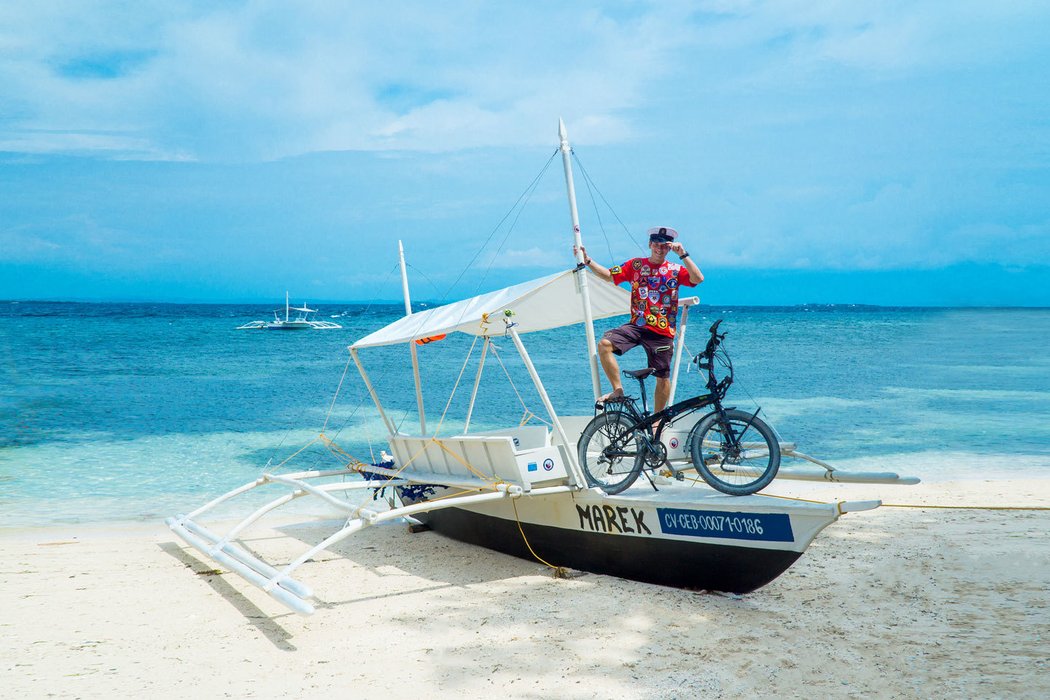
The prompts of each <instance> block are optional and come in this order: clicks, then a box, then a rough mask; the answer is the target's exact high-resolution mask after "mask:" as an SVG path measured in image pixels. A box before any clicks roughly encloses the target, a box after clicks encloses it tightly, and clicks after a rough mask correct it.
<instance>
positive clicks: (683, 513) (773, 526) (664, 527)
mask: <svg viewBox="0 0 1050 700" xmlns="http://www.w3.org/2000/svg"><path fill="white" fill-rule="evenodd" d="M656 512H657V517H658V518H659V519H660V530H661V531H662V532H664V533H665V534H668V535H687V536H689V537H719V538H722V539H729V540H759V541H762V542H794V541H795V535H794V533H793V532H792V531H791V518H790V517H789V516H788V515H787V513H730V512H727V511H714V510H709V511H700V510H683V509H681V508H657V509H656Z"/></svg>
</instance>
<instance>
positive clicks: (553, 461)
mask: <svg viewBox="0 0 1050 700" xmlns="http://www.w3.org/2000/svg"><path fill="white" fill-rule="evenodd" d="M560 137H561V145H560V150H561V154H562V159H563V164H564V169H565V177H566V183H567V186H568V196H569V207H570V213H571V216H572V226H573V231H574V234H575V241H576V243H577V246H578V247H579V244H580V227H579V219H578V215H577V210H576V200H575V193H574V188H573V180H572V167H571V161H570V154H571V150H570V148H569V144H568V139H567V136H566V132H565V126H564V124H560ZM580 262H582V260H581V261H580ZM401 263H402V264H401V269H402V282H403V286H404V292H405V310H406V316H405V317H403V318H401V319H399V320H398V321H396V322H394V323H392V324H390V325H388V326H386V327H385V328H382V329H380V330H378V331H376V332H374V333H372V334H370V335H368V336H366V337H364V338H362V339H360V340H358V341H357V342H355V343H354V344H353V345H352V346H350V348H349V350H350V356H351V358H352V360H353V362H354V363H355V365H356V367H357V369H358V371H359V372H360V374H361V377H362V379H363V380H364V384H365V387H366V388H367V390H368V393H369V395H370V397H371V398H372V400H373V402H374V403H375V406H376V408H377V409H378V412H379V415H380V416H381V418H382V421H383V423H384V425H385V427H386V429H387V433H388V436H387V438H388V443H389V447H390V454H389V455H384V457H387V458H388V459H387V461H385V462H382V463H380V464H378V465H375V464H365V463H363V462H360V461H358V460H355V459H352V458H350V457H349V456H348V455H346V453H345V452H343V451H342V450H341V449H339V448H338V446H337V445H335V444H334V443H333V442H331V441H330V440H329V439H328V438H327V437H326V436H325V435H324V434H323V432H322V434H321V436H320V439H321V440H322V441H323V442H325V443H326V445H327V446H328V448H329V451H330V452H331V454H332V455H333V456H334V457H335V458H336V459H338V461H339V467H338V468H336V469H331V470H310V471H301V472H297V473H286V474H277V473H267V474H263V475H262V476H261V477H259V478H258V479H256V480H255V481H253V482H251V483H248V484H246V485H244V486H242V487H240V488H237V489H234V490H233V491H230V492H229V493H227V494H225V495H223V496H220V497H219V498H216V499H215V500H213V501H211V502H210V503H207V504H206V505H204V506H202V507H201V508H198V509H197V510H195V511H193V512H191V513H189V514H187V515H178V516H175V517H172V518H168V519H167V524H168V526H169V527H170V528H171V529H172V531H174V532H175V533H176V534H177V535H179V536H180V537H181V538H182V539H183V540H185V541H186V542H187V543H188V544H189V545H191V546H192V547H194V548H196V549H197V550H199V551H200V552H202V553H203V554H205V555H207V556H208V557H210V558H211V559H213V560H214V561H216V562H217V563H219V564H220V565H222V566H225V567H227V568H228V569H230V570H231V571H234V572H236V573H238V574H240V575H241V576H242V577H244V578H245V579H246V580H247V581H249V582H250V583H252V584H254V585H256V586H258V587H259V588H261V589H262V590H264V591H266V592H267V593H268V594H269V595H271V596H272V597H273V598H275V599H276V600H278V601H280V602H281V603H283V604H284V605H286V606H287V607H289V608H291V609H292V610H294V611H296V612H298V613H301V614H304V615H308V614H311V613H313V612H314V605H313V603H312V602H311V600H312V599H313V598H314V594H313V591H312V590H311V589H310V588H309V586H307V585H306V584H305V583H303V582H301V581H299V580H298V579H296V578H294V577H293V574H294V573H295V572H296V570H297V569H298V568H299V567H300V566H301V565H302V564H303V563H305V562H307V561H309V560H310V559H311V558H313V557H315V556H316V555H317V554H318V553H319V552H321V551H323V550H325V549H328V548H329V547H332V546H333V545H335V544H337V543H338V542H340V541H342V540H345V539H347V538H348V537H351V536H352V535H354V534H355V533H357V532H359V531H361V530H363V529H364V528H367V527H370V526H373V525H377V524H380V523H384V522H389V521H393V520H399V519H405V520H408V521H409V522H411V523H416V524H424V525H426V526H428V527H429V528H430V529H433V530H434V531H436V532H438V533H441V534H443V535H446V536H448V537H451V538H453V539H456V540H460V541H462V542H467V543H470V544H475V545H479V546H482V547H487V548H489V549H493V550H496V551H499V552H504V553H506V554H511V555H514V556H518V557H524V558H530V559H532V558H535V559H538V560H540V561H543V562H544V563H549V564H551V565H554V566H557V567H567V568H572V569H577V570H582V571H589V572H594V573H600V574H608V575H612V576H619V577H622V578H628V579H634V580H638V581H644V582H649V583H655V584H662V585H667V586H675V587H681V588H689V589H703V590H715V591H726V592H731V593H738V594H739V593H748V592H751V591H753V590H755V589H757V588H759V587H761V586H763V585H765V584H767V583H769V582H770V581H772V580H773V579H775V578H776V577H777V576H779V575H780V574H781V573H783V572H784V571H785V570H787V569H788V568H789V567H790V566H791V565H792V564H793V563H794V562H795V561H796V560H797V559H798V558H799V557H800V556H801V555H802V553H803V552H804V551H805V550H806V548H807V547H808V546H809V544H810V542H812V541H813V539H814V538H815V537H816V536H817V535H818V534H819V533H820V532H821V531H822V530H823V529H824V528H825V527H827V526H828V525H830V524H831V523H833V522H835V521H836V520H837V519H838V518H839V517H840V516H841V515H843V514H844V513H850V512H857V511H865V510H871V509H874V508H877V507H878V506H879V505H881V502H880V501H874V500H873V501H841V502H835V503H817V502H811V501H800V500H790V499H781V498H773V497H769V496H763V495H758V494H756V495H751V496H728V495H724V494H721V493H719V492H717V491H714V490H712V489H710V488H709V487H707V486H706V485H705V484H704V483H703V482H702V481H700V480H699V479H683V478H681V477H682V476H683V472H687V471H688V470H690V469H692V468H693V467H692V464H691V460H690V457H689V445H687V444H686V441H687V435H688V432H689V429H690V428H691V426H683V427H682V428H681V429H680V430H679V429H671V430H669V431H666V432H665V433H664V435H663V440H664V445H665V447H666V448H667V457H668V463H669V465H670V469H669V470H667V474H666V476H664V477H659V476H658V477H657V478H655V479H654V480H653V482H652V484H650V483H649V482H648V480H645V479H640V480H639V481H638V482H636V483H635V485H634V486H632V487H631V488H629V489H627V490H625V491H623V492H622V493H620V494H617V495H615V496H609V495H606V494H605V493H604V492H602V491H601V490H600V489H598V488H588V486H587V481H586V479H585V477H584V474H583V472H582V470H581V467H580V465H579V463H578V460H577V450H576V443H577V440H578V438H579V434H580V432H581V430H582V429H583V427H584V425H585V424H586V423H587V422H588V421H589V420H590V419H591V418H592V417H593V416H591V415H586V416H564V415H560V414H559V413H558V412H557V411H556V409H555V407H554V405H553V404H552V402H551V399H550V397H549V395H548V393H547V391H546V389H545V388H544V385H543V382H542V380H541V378H540V376H539V374H538V373H537V371H536V368H535V366H534V365H533V363H532V360H531V358H530V356H529V353H528V351H527V350H526V348H525V345H524V343H523V341H522V336H523V335H527V334H528V333H531V332H534V331H540V330H547V329H553V328H559V327H563V326H570V325H575V324H583V326H584V329H585V333H586V336H587V349H588V354H589V357H590V370H591V381H592V390H593V392H594V396H595V398H597V397H598V395H599V393H600V384H599V375H598V363H597V354H596V351H595V338H594V330H593V325H592V324H593V321H594V320H596V319H604V318H609V317H613V316H619V315H625V314H626V312H627V310H628V305H629V294H628V292H627V291H626V290H624V289H621V288H619V287H615V286H613V285H610V284H607V283H603V282H601V281H600V280H598V279H597V278H596V277H594V276H593V274H592V273H591V272H590V271H589V270H588V269H587V268H586V267H585V266H583V265H579V266H577V267H576V268H575V269H572V270H567V271H564V272H560V273H557V274H554V275H550V276H548V277H543V278H541V279H537V280H533V281H530V282H525V283H522V284H518V285H515V286H512V287H508V288H505V289H501V290H498V291H494V292H489V293H487V294H483V295H480V296H476V297H473V298H470V299H466V300H463V301H459V302H456V303H453V304H449V305H446V306H441V307H437V308H433V309H429V310H427V311H424V312H421V313H416V314H412V312H411V306H410V303H409V295H408V282H407V276H406V275H405V265H404V256H403V251H402V254H401ZM697 301H698V300H697V299H696V298H691V299H683V300H681V305H682V307H683V311H682V318H681V322H680V323H679V333H678V335H677V339H676V346H675V359H674V364H673V367H672V385H671V401H670V402H673V401H674V392H675V388H676V385H677V378H678V371H679V366H680V360H681V356H682V352H683V347H684V345H683V343H684V338H685V331H686V327H687V324H688V316H689V307H690V306H691V305H693V304H695V303H696V302H697ZM449 333H464V334H468V335H472V336H476V337H477V338H480V339H482V340H483V345H482V350H481V359H480V360H479V364H478V369H477V378H476V379H475V382H474V387H473V392H472V394H471V400H470V405H469V407H468V409H467V415H466V420H465V423H464V432H463V434H461V435H455V436H447V437H442V436H439V435H438V434H437V432H436V431H435V433H434V434H430V433H429V432H428V431H427V428H426V414H425V412H424V410H423V394H422V389H421V386H422V385H421V380H420V372H419V364H418V359H417V355H416V342H417V341H420V340H425V339H431V338H435V337H440V336H442V335H445V334H449ZM500 337H508V338H509V339H510V340H511V341H512V342H513V344H514V347H515V349H516V350H517V352H518V354H519V356H520V357H521V360H522V362H523V364H524V367H525V369H526V371H527V372H528V374H529V377H530V378H531V380H532V382H533V385H534V387H535V389H536V392H537V394H538V396H539V399H540V401H541V402H542V403H543V406H544V408H545V410H546V413H547V419H548V420H547V422H546V423H547V424H545V425H517V426H514V427H508V428H506V429H503V430H491V431H485V432H475V433H470V432H469V427H470V420H471V414H472V412H473V408H474V404H475V399H476V396H477V392H478V384H479V382H480V379H481V375H482V368H483V366H484V362H485V357H486V352H487V351H488V350H489V348H490V347H493V346H492V340H493V339H494V338H500ZM393 344H407V345H408V346H409V348H410V350H411V361H412V370H413V376H414V379H415V386H416V399H417V404H418V408H419V418H420V431H419V434H417V435H412V434H407V433H404V432H401V431H400V430H398V429H397V428H396V427H395V425H394V423H393V422H392V421H391V419H390V417H389V416H388V415H387V413H386V411H385V409H384V407H383V404H382V402H381V400H380V398H379V396H378V394H377V393H376V390H375V388H374V386H373V384H372V382H371V379H370V377H369V374H368V372H367V371H366V369H365V366H364V364H363V363H362V360H361V357H360V353H361V351H362V350H366V349H368V348H374V347H378V346H386V345H393ZM670 402H669V403H670ZM780 447H781V452H782V455H783V456H784V457H789V458H792V457H793V458H796V459H798V460H802V461H808V462H809V463H811V464H812V465H815V467H811V468H809V469H805V468H795V467H782V468H781V469H780V471H779V473H778V476H777V478H778V479H807V480H822V481H829V482H854V483H887V484H914V483H917V482H918V479H915V478H912V477H900V476H898V475H897V474H894V473H888V472H887V473H857V472H844V471H841V470H838V469H835V468H834V467H832V466H831V465H829V464H826V463H825V462H822V461H820V460H818V459H815V458H812V457H809V456H808V455H805V454H803V453H801V452H799V451H798V450H797V449H796V447H795V445H793V444H791V443H787V442H782V443H781V445H780ZM267 485H273V486H279V487H284V489H285V493H284V494H283V495H281V496H279V497H277V498H275V499H274V500H272V501H271V502H269V503H268V504H266V505H265V506H263V507H261V508H259V509H257V510H256V511H255V512H253V513H252V514H251V515H249V516H248V517H247V518H245V519H244V520H242V521H241V522H240V523H238V524H237V525H236V526H235V527H233V529H232V530H230V531H229V532H227V533H225V534H221V535H220V534H218V533H215V532H213V531H212V530H211V529H209V528H208V527H207V526H205V525H202V524H201V518H202V516H205V515H207V514H208V513H209V512H210V511H213V509H215V508H216V506H218V505H219V504H222V503H225V502H226V501H228V500H230V499H232V498H235V497H237V496H239V495H241V494H244V493H245V492H247V491H251V490H253V489H255V488H259V487H263V486H267ZM391 487H392V489H391V490H392V491H394V492H395V493H396V498H395V497H394V496H391V497H390V499H389V501H383V500H381V499H367V498H362V497H361V496H360V492H361V491H362V490H375V491H378V490H380V489H384V488H391ZM354 492H358V494H359V495H358V496H357V497H356V498H355V497H354V496H353V494H354ZM307 496H308V497H312V498H316V499H319V500H320V501H323V502H325V503H327V504H328V505H329V506H331V507H332V508H334V509H336V510H338V511H339V512H341V513H342V514H343V515H344V516H345V518H346V520H345V522H344V524H343V525H342V527H341V528H339V529H338V530H336V531H335V532H333V533H332V534H331V535H330V536H329V537H327V538H326V539H324V540H323V541H321V542H319V543H318V544H317V545H316V546H314V547H312V548H310V549H309V550H308V551H306V552H304V553H303V554H302V555H301V556H299V557H297V558H296V559H295V560H294V561H291V562H289V563H287V564H284V565H281V566H274V565H272V564H269V563H267V562H264V561H262V560H261V559H259V558H258V557H257V556H256V555H255V554H254V553H252V552H251V551H249V549H248V548H247V546H246V545H244V544H243V543H242V542H240V541H239V537H240V536H241V534H242V533H243V532H244V531H245V530H246V529H247V528H248V527H250V526H251V525H253V524H254V523H256V522H257V521H259V520H260V519H261V518H263V517H264V516H265V515H267V514H269V513H271V512H272V511H274V510H276V509H277V508H279V507H281V506H283V505H285V504H287V503H289V502H291V501H294V500H296V499H298V498H301V497H307ZM362 502H364V503H365V505H361V504H362ZM383 505H388V506H389V507H388V508H386V509H383V508H382V506H383Z"/></svg>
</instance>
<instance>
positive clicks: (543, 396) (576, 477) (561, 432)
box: [507, 325, 587, 488]
mask: <svg viewBox="0 0 1050 700" xmlns="http://www.w3.org/2000/svg"><path fill="white" fill-rule="evenodd" d="M507 330H508V331H509V332H510V337H511V338H513V339H514V347H516V348H517V349H518V354H519V355H520V356H521V359H522V361H523V362H524V363H525V369H526V370H527V371H528V373H529V376H530V377H532V383H533V385H535V387H536V392H537V393H538V394H539V395H540V401H542V402H543V406H544V408H546V409H547V415H548V416H550V419H551V423H552V424H553V425H554V430H555V431H557V433H558V437H559V438H561V444H563V445H565V457H566V459H568V460H569V472H570V473H571V474H572V479H573V481H575V482H576V485H577V486H579V487H580V488H587V479H585V478H584V476H583V472H582V471H581V470H580V465H579V464H577V462H576V453H575V452H574V451H573V449H572V444H571V443H570V442H569V438H568V436H566V434H565V428H564V427H563V426H562V424H561V420H559V419H558V414H557V413H555V411H554V405H553V404H552V403H551V399H550V397H549V396H547V390H546V389H545V388H544V386H543V382H542V381H540V375H539V374H537V372H536V367H535V366H534V365H533V364H532V358H531V357H529V353H528V351H527V350H526V349H525V345H524V344H522V342H521V338H520V337H518V331H516V330H515V329H514V326H512V325H508V327H507Z"/></svg>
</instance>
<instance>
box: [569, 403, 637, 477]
mask: <svg viewBox="0 0 1050 700" xmlns="http://www.w3.org/2000/svg"><path fill="white" fill-rule="evenodd" d="M632 425H634V421H633V420H631V419H630V418H629V417H628V416H627V415H625V414H624V413H622V412H621V411H606V412H605V413H600V414H598V415H597V416H595V417H594V419H593V420H592V421H591V422H590V423H588V424H587V427H585V428H584V429H583V432H582V433H581V434H580V441H579V442H578V443H577V445H576V450H577V455H578V456H579V459H580V466H581V467H582V468H583V473H584V476H585V477H586V478H587V485H588V486H597V487H598V488H600V489H601V490H602V491H604V492H605V493H606V494H608V495H610V496H612V495H614V494H617V493H620V492H621V491H624V490H625V489H627V488H629V487H630V486H631V484H633V483H634V482H635V480H636V479H637V478H638V475H639V474H641V473H642V466H643V465H644V464H645V455H644V454H643V450H642V449H641V445H640V441H639V439H638V437H637V436H634V437H631V436H630V433H631V430H630V428H631V426H632ZM613 444H616V445H618V446H619V447H620V449H619V450H618V452H620V453H621V454H618V455H617V456H615V457H612V458H610V457H609V456H608V455H607V454H606V450H607V448H609V447H610V446H611V445H613Z"/></svg>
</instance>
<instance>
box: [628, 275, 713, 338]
mask: <svg viewBox="0 0 1050 700" xmlns="http://www.w3.org/2000/svg"><path fill="white" fill-rule="evenodd" d="M609 272H611V273H612V278H613V284H621V283H623V282H630V283H631V323H632V324H633V325H635V326H639V327H642V328H648V329H649V330H651V331H653V332H654V333H659V334H660V335H665V336H667V337H668V338H673V337H674V335H675V328H676V326H677V325H678V288H679V287H681V286H683V285H684V286H686V287H695V286H696V283H695V282H693V281H692V279H690V277H689V270H687V269H686V268H685V266H684V265H679V264H678V263H673V262H669V261H665V262H664V263H663V264H662V265H659V266H656V265H653V263H651V262H650V261H649V258H633V259H631V260H628V261H627V262H625V263H624V264H623V265H617V266H616V267H612V268H610V269H609Z"/></svg>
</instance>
